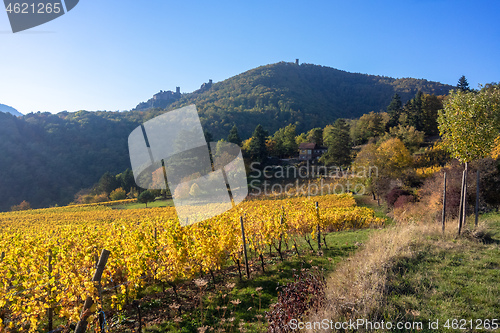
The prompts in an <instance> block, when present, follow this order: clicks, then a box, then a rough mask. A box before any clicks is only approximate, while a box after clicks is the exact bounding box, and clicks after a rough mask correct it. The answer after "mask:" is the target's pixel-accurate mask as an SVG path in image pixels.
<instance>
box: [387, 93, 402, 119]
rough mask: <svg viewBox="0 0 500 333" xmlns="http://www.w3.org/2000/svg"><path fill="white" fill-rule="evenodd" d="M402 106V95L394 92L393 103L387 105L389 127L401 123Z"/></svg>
mask: <svg viewBox="0 0 500 333" xmlns="http://www.w3.org/2000/svg"><path fill="white" fill-rule="evenodd" d="M402 106H403V103H402V102H401V97H400V96H399V95H398V94H394V96H392V100H391V103H390V104H389V105H388V106H387V113H388V114H389V122H388V123H387V126H388V127H393V126H397V125H398V124H399V117H400V116H401V113H402V112H403V108H402Z"/></svg>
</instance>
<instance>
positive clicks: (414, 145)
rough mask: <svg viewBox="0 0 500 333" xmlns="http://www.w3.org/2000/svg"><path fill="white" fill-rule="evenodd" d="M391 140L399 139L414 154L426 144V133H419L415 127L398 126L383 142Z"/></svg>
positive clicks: (386, 135) (390, 131) (391, 130)
mask: <svg viewBox="0 0 500 333" xmlns="http://www.w3.org/2000/svg"><path fill="white" fill-rule="evenodd" d="M390 138H398V139H399V140H401V141H402V142H403V143H404V145H405V147H406V148H407V149H408V150H409V151H410V152H411V153H414V152H415V151H416V150H418V148H420V145H421V144H422V143H423V142H424V132H420V131H417V130H416V129H415V127H413V126H402V125H398V126H396V127H392V128H391V129H390V130H389V133H386V134H385V136H384V137H383V138H382V139H381V141H382V142H383V141H387V140H389V139H390Z"/></svg>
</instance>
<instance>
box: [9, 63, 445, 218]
mask: <svg viewBox="0 0 500 333" xmlns="http://www.w3.org/2000/svg"><path fill="white" fill-rule="evenodd" d="M450 88H451V87H450V86H446V85H442V84H439V83H435V82H429V81H425V80H415V79H398V80H396V79H392V78H388V77H382V76H372V75H363V74H353V73H348V72H343V71H339V70H336V69H333V68H328V67H322V66H316V65H308V64H303V65H300V66H296V65H295V64H289V63H278V64H273V65H268V66H261V67H259V68H255V69H252V70H250V71H247V72H245V73H242V74H240V75H237V76H234V77H232V78H230V79H227V80H225V81H222V82H219V83H214V84H213V85H212V86H211V87H210V88H209V89H201V90H198V91H195V92H193V93H191V94H182V95H179V96H176V99H175V101H174V100H173V99H172V100H170V101H168V103H166V104H162V103H163V102H161V103H160V102H158V103H153V104H148V103H145V105H143V107H144V108H142V107H141V108H138V109H137V110H133V111H130V112H106V111H97V112H89V111H78V112H67V111H64V112H60V113H58V114H57V115H53V114H50V113H47V112H44V113H42V112H37V113H30V114H28V115H25V116H24V117H19V118H17V117H14V116H12V115H10V114H6V113H0V152H2V153H1V154H0V174H1V175H2V182H1V183H0V210H8V209H10V207H11V206H13V205H15V204H18V203H19V202H21V201H22V200H27V201H29V202H30V203H31V205H32V206H33V207H34V208H38V207H48V206H51V205H54V204H59V205H64V204H68V203H69V202H70V201H71V200H72V198H74V196H75V194H76V193H77V192H78V191H79V190H80V189H82V188H90V187H92V186H93V185H94V184H95V183H97V182H98V181H99V178H100V177H101V176H102V175H103V174H104V173H105V172H110V173H111V174H113V175H116V174H118V173H120V172H123V170H125V169H127V168H129V167H130V160H129V152H128V145H127V138H128V135H129V134H130V132H131V131H132V130H134V129H135V128H136V127H137V126H139V125H140V124H142V123H144V122H146V121H148V120H149V119H152V118H154V117H156V116H158V115H160V114H162V113H164V112H165V111H166V110H165V107H168V110H170V109H175V108H178V107H180V106H184V105H189V104H196V106H197V108H198V110H199V114H200V118H201V121H202V125H203V127H204V129H205V130H208V131H210V132H211V133H212V134H213V138H212V139H215V140H213V141H216V140H218V139H220V138H227V135H228V133H229V131H230V130H231V129H232V127H233V126H234V124H236V125H237V126H238V134H239V136H240V138H247V137H249V136H250V135H251V134H252V131H253V129H254V128H255V127H256V126H257V125H258V124H265V126H266V128H267V129H269V130H270V131H271V133H274V132H275V131H277V130H278V129H279V128H281V127H283V126H284V125H285V124H294V125H296V130H297V132H299V133H300V132H306V131H308V130H310V129H311V128H318V127H319V128H323V127H324V126H326V125H327V124H331V123H333V122H334V121H335V120H336V119H338V118H342V117H359V116H361V115H362V114H364V113H367V112H369V111H371V110H380V109H384V108H385V106H386V105H387V104H388V103H389V102H390V99H391V96H392V95H394V93H395V92H397V93H398V94H399V95H400V96H401V99H402V100H403V101H405V100H407V99H408V98H410V97H411V96H412V95H414V94H415V92H416V91H418V90H422V91H423V92H426V93H434V94H446V93H447V92H448V90H449V89H450ZM177 97H178V99H177ZM167 104H168V105H167ZM210 141H212V140H210ZM125 176H126V177H125V178H126V179H121V177H120V183H119V184H118V185H116V187H115V188H117V187H122V188H123V189H124V190H126V191H130V189H131V187H133V186H134V185H133V183H132V181H131V177H130V172H129V173H128V174H127V175H125ZM122 181H123V182H122ZM13 188H15V189H16V191H15V192H13V191H11V189H13ZM108 190H109V188H108ZM112 190H113V189H111V191H112ZM108 193H109V192H108Z"/></svg>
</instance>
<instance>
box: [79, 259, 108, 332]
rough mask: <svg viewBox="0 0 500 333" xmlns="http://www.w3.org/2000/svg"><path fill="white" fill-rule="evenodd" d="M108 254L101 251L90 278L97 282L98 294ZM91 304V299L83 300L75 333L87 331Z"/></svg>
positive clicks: (92, 302)
mask: <svg viewBox="0 0 500 333" xmlns="http://www.w3.org/2000/svg"><path fill="white" fill-rule="evenodd" d="M110 253H111V252H109V251H108V250H106V249H103V250H102V252H101V257H100V258H99V263H98V264H97V269H96V271H95V274H94V277H93V278H92V281H93V282H97V283H98V284H99V286H98V288H99V294H100V293H101V278H102V273H103V272H104V267H105V266H106V263H107V261H108V258H109V255H110ZM92 304H94V301H93V300H92V297H90V296H88V297H87V299H86V300H85V303H84V304H83V310H82V313H81V315H80V321H79V322H78V324H77V325H76V328H75V333H84V332H85V330H86V329H87V319H88V317H89V316H90V314H91V312H90V307H91V306H92ZM99 319H100V318H99ZM99 321H101V320H99Z"/></svg>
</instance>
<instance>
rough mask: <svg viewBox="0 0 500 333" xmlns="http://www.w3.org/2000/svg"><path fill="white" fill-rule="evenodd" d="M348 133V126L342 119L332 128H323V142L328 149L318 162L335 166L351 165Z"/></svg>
mask: <svg viewBox="0 0 500 333" xmlns="http://www.w3.org/2000/svg"><path fill="white" fill-rule="evenodd" d="M349 132H350V128H349V125H348V124H347V123H346V121H345V120H344V119H337V121H335V123H334V124H333V126H331V125H329V126H326V127H325V130H324V131H323V142H324V144H325V145H326V147H328V151H327V152H326V153H325V154H324V155H323V156H321V159H320V162H322V163H325V164H335V165H336V166H348V165H349V164H351V161H352V158H351V138H350V135H349Z"/></svg>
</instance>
